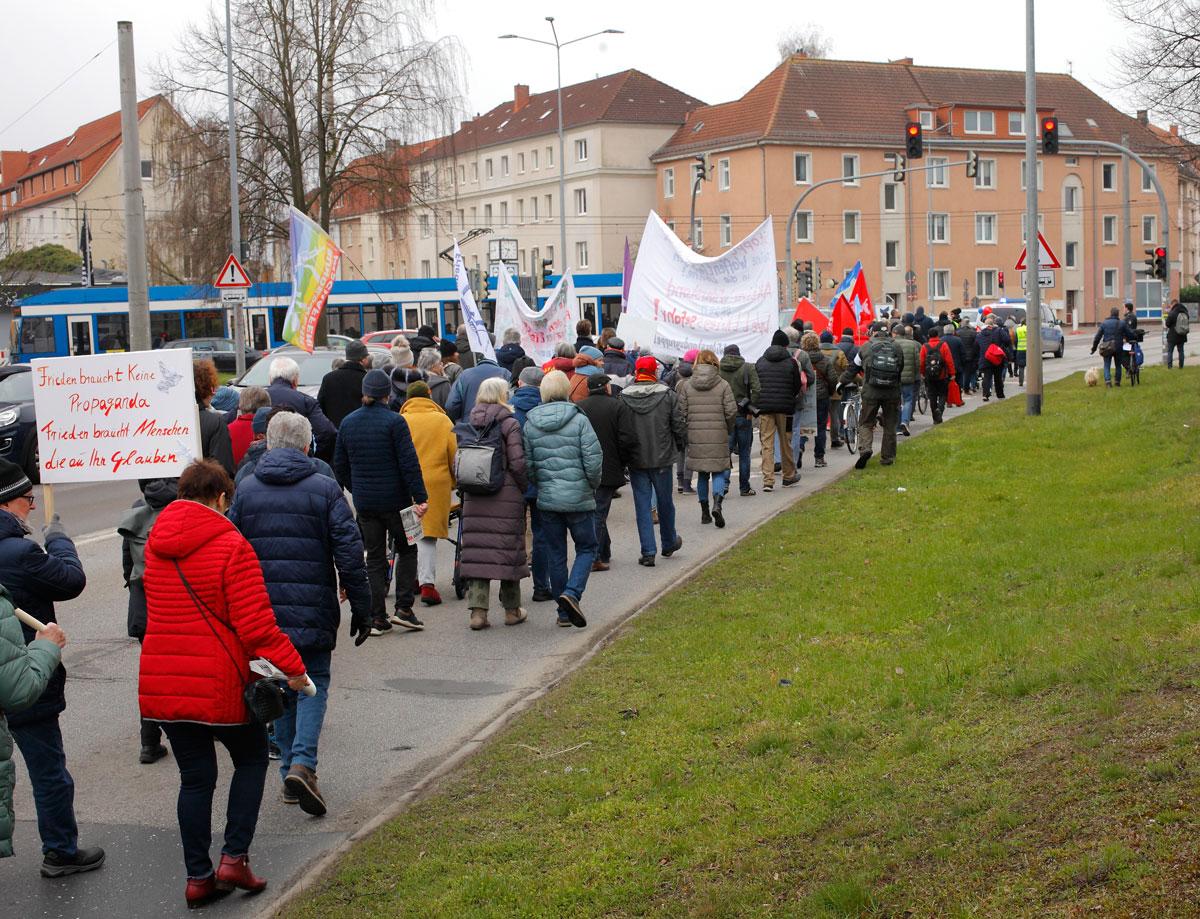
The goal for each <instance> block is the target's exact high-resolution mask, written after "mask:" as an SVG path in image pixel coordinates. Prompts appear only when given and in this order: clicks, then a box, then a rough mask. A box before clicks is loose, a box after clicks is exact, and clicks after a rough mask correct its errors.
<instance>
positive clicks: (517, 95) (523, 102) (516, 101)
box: [513, 83, 529, 115]
mask: <svg viewBox="0 0 1200 919" xmlns="http://www.w3.org/2000/svg"><path fill="white" fill-rule="evenodd" d="M528 104H529V87H528V86H527V85H526V84H524V83H518V84H517V85H516V86H514V87H513V114H514V115H515V114H516V113H517V112H519V111H521V109H523V108H525V106H527V105H528Z"/></svg>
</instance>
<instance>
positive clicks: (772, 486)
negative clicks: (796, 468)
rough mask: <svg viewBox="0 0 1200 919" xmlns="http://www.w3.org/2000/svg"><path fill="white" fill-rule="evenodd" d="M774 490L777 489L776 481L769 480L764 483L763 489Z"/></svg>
mask: <svg viewBox="0 0 1200 919" xmlns="http://www.w3.org/2000/svg"><path fill="white" fill-rule="evenodd" d="M774 490H775V483H774V482H768V483H766V484H764V485H763V491H774Z"/></svg>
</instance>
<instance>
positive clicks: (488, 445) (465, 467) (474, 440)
mask: <svg viewBox="0 0 1200 919" xmlns="http://www.w3.org/2000/svg"><path fill="white" fill-rule="evenodd" d="M454 435H455V436H456V437H457V438H458V452H457V453H456V454H454V480H455V481H456V482H457V483H458V487H459V489H460V490H461V491H463V492H464V493H465V494H468V495H494V494H496V493H497V492H498V491H500V489H501V488H503V487H504V473H505V470H506V468H507V467H506V465H505V455H504V432H503V431H501V430H500V422H499V421H489V422H488V423H487V425H485V426H484V427H483V428H477V427H475V426H474V425H473V424H471V422H469V421H467V420H466V419H465V418H464V419H463V420H462V421H460V422H459V423H458V424H456V425H455V426H454Z"/></svg>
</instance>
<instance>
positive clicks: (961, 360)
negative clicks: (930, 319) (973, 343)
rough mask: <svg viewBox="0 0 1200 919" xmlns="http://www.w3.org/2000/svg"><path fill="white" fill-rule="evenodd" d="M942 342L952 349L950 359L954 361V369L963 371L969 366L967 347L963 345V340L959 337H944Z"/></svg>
mask: <svg viewBox="0 0 1200 919" xmlns="http://www.w3.org/2000/svg"><path fill="white" fill-rule="evenodd" d="M942 341H944V342H945V343H946V347H947V348H949V349H950V357H951V358H952V359H953V360H954V369H955V370H956V371H960V372H961V371H962V369H963V368H964V367H965V366H966V365H967V362H966V357H967V347H966V345H964V344H963V343H962V339H961V338H959V337H958V336H957V335H943V336H942Z"/></svg>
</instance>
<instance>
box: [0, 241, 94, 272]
mask: <svg viewBox="0 0 1200 919" xmlns="http://www.w3.org/2000/svg"><path fill="white" fill-rule="evenodd" d="M82 264H83V259H82V258H81V257H80V256H79V254H78V253H76V252H72V251H71V250H70V249H68V248H66V247H65V246H60V245H58V244H57V243H47V244H46V245H44V246H35V247H34V248H32V249H19V250H17V251H16V252H13V253H12V254H10V255H8V256H6V257H5V258H4V259H3V260H0V271H48V272H50V273H51V274H71V273H72V272H75V271H78V270H79V268H80V266H81V265H82Z"/></svg>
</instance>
